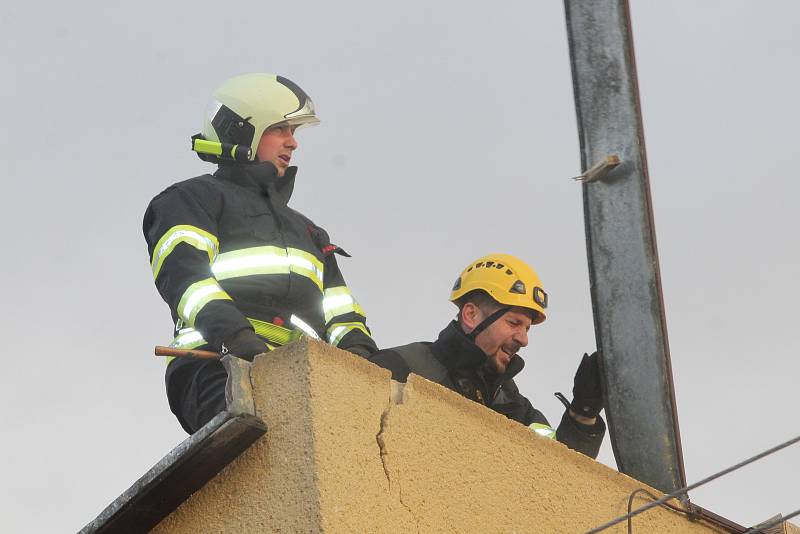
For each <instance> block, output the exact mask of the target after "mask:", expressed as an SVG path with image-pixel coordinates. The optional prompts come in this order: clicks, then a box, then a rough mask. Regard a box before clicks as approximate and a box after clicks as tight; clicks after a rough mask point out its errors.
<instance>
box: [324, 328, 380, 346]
mask: <svg viewBox="0 0 800 534" xmlns="http://www.w3.org/2000/svg"><path fill="white" fill-rule="evenodd" d="M353 330H361V331H362V332H364V334H366V335H367V337H371V336H370V334H369V331H368V330H367V327H366V326H364V323H335V324H332V325H331V326H330V327H329V328H328V331H327V334H328V343H330V344H331V345H333V346H334V347H336V346H338V345H339V342H340V341H341V340H342V338H343V337H344V336H346V335H347V334H348V333H350V332H352V331H353Z"/></svg>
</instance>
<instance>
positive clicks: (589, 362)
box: [569, 352, 603, 417]
mask: <svg viewBox="0 0 800 534" xmlns="http://www.w3.org/2000/svg"><path fill="white" fill-rule="evenodd" d="M569 407H570V409H571V410H572V411H573V412H575V413H576V414H578V415H582V416H584V417H597V415H598V414H599V413H600V410H602V409H603V390H602V389H601V386H600V363H599V356H598V355H597V352H594V353H592V355H591V356H589V355H588V354H584V355H583V359H582V360H581V364H580V365H579V366H578V372H576V373H575V385H574V386H573V387H572V403H571V404H570V405H569Z"/></svg>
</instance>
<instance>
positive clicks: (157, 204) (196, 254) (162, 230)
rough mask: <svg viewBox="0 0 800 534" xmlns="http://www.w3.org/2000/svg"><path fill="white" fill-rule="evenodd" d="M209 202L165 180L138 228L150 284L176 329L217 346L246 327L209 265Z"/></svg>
mask: <svg viewBox="0 0 800 534" xmlns="http://www.w3.org/2000/svg"><path fill="white" fill-rule="evenodd" d="M209 196H210V197H211V195H209ZM209 204H213V202H212V201H211V200H210V199H206V201H205V202H201V200H200V198H199V196H198V195H197V194H196V193H195V192H192V191H190V190H187V189H186V188H181V187H178V186H171V187H170V188H168V189H166V190H165V191H164V192H162V193H161V194H159V195H158V196H156V197H155V198H154V199H153V200H152V201H151V202H150V205H149V206H148V208H147V211H146V212H145V215H144V221H143V225H142V229H143V232H144V237H145V240H146V241H147V248H148V251H149V253H150V267H151V269H152V272H153V278H154V280H155V284H156V287H157V288H158V292H159V293H160V294H161V297H162V298H163V299H164V301H165V302H166V303H167V304H168V305H169V308H170V311H171V312H172V317H173V320H175V322H176V330H178V331H180V330H184V329H194V330H195V331H196V332H198V333H199V334H200V335H202V337H203V338H204V339H205V340H206V341H207V342H208V344H209V345H210V346H211V347H212V348H214V349H216V350H221V346H222V344H223V342H224V341H225V340H226V339H229V338H230V337H231V336H232V335H233V334H235V333H236V332H238V331H240V330H242V329H243V328H252V327H251V325H250V323H249V322H248V321H247V319H246V318H245V317H244V315H243V314H242V313H241V312H240V311H239V310H238V309H237V307H236V306H235V304H234V302H233V300H232V299H231V297H230V295H228V294H227V293H226V292H225V291H224V290H223V289H222V287H221V286H220V285H219V282H218V281H217V280H216V278H215V277H214V274H213V272H212V270H211V265H212V263H213V262H214V259H215V258H216V257H217V254H218V253H219V240H218V238H217V217H216V216H215V215H214V213H213V210H211V209H209Z"/></svg>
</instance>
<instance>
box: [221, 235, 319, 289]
mask: <svg viewBox="0 0 800 534" xmlns="http://www.w3.org/2000/svg"><path fill="white" fill-rule="evenodd" d="M211 270H212V272H213V273H214V276H215V277H216V278H217V280H227V279H230V278H238V277H241V276H251V275H258V274H289V273H290V272H292V273H296V274H299V275H301V276H305V277H307V278H309V279H310V280H311V281H312V282H314V284H316V286H317V287H318V288H319V289H320V291H322V280H323V265H322V262H320V261H319V260H318V259H317V258H316V257H315V256H314V255H313V254H309V253H308V252H304V251H302V250H299V249H294V248H281V247H273V246H264V247H251V248H245V249H240V250H234V251H231V252H223V253H222V254H220V255H219V256H217V259H216V260H215V261H214V264H213V265H212V266H211Z"/></svg>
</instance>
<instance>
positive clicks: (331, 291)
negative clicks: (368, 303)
mask: <svg viewBox="0 0 800 534" xmlns="http://www.w3.org/2000/svg"><path fill="white" fill-rule="evenodd" d="M322 309H323V311H324V312H325V323H329V322H330V321H331V320H332V319H333V318H334V317H336V316H337V315H344V314H346V313H353V312H355V313H357V314H359V315H361V316H362V317H366V316H367V314H366V313H364V309H363V308H362V307H361V306H359V304H358V302H356V299H354V298H353V295H352V294H351V293H350V289H348V288H347V287H346V286H337V287H329V288H327V289H325V294H324V297H323V299H322Z"/></svg>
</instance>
